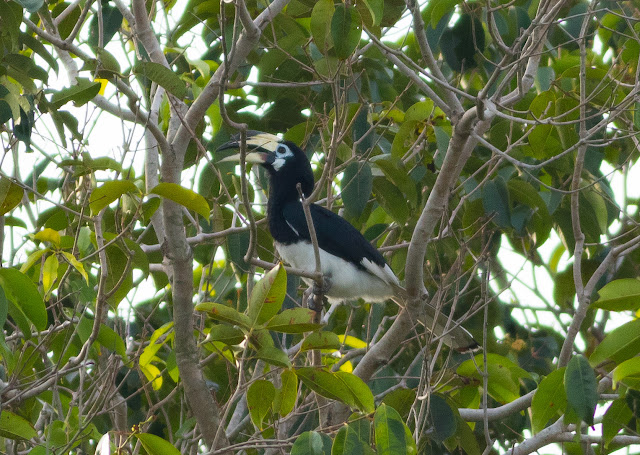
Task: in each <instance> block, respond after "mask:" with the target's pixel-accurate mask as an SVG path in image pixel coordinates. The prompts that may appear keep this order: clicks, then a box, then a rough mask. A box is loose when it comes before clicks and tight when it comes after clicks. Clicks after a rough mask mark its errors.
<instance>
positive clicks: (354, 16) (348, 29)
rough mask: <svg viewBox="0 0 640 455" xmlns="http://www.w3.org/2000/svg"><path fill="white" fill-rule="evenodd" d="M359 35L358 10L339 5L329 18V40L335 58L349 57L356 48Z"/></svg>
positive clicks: (360, 21)
mask: <svg viewBox="0 0 640 455" xmlns="http://www.w3.org/2000/svg"><path fill="white" fill-rule="evenodd" d="M361 35H362V19H361V18H360V13H358V10H357V9H355V8H351V7H347V6H345V5H343V4H339V5H338V6H337V7H336V9H335V12H334V13H333V17H332V18H331V38H332V39H333V49H334V50H335V52H336V57H338V58H339V59H346V58H347V57H349V56H350V55H351V54H352V53H353V51H355V50H356V47H358V44H359V43H360V37H361Z"/></svg>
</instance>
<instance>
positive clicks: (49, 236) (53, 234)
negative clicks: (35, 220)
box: [33, 228, 60, 247]
mask: <svg viewBox="0 0 640 455" xmlns="http://www.w3.org/2000/svg"><path fill="white" fill-rule="evenodd" d="M33 238H34V240H40V241H41V242H49V243H51V244H52V245H53V246H55V247H60V234H58V231H54V230H53V229H51V228H45V229H43V230H41V231H40V232H38V233H37V234H35V235H34V236H33Z"/></svg>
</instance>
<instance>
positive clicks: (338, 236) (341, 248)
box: [282, 201, 386, 269]
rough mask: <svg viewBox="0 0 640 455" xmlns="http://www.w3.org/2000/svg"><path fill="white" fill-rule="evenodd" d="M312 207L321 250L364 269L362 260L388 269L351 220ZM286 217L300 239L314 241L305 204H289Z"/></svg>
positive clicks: (318, 207) (312, 215)
mask: <svg viewBox="0 0 640 455" xmlns="http://www.w3.org/2000/svg"><path fill="white" fill-rule="evenodd" d="M309 208H310V212H311V219H312V220H313V226H314V227H315V230H316V238H317V239H318V246H319V247H320V248H322V249H323V250H325V251H326V252H327V253H330V254H333V255H334V256H338V257H340V258H342V259H344V260H346V261H349V262H352V263H354V264H356V265H357V266H358V268H361V269H364V267H363V266H362V265H361V262H362V259H368V260H370V261H371V262H373V263H374V264H377V265H379V266H380V267H384V266H385V264H386V262H385V260H384V258H383V257H382V255H381V254H380V253H379V252H378V250H376V249H375V248H374V247H373V245H371V243H369V242H368V241H367V239H365V238H364V237H363V236H362V234H361V233H360V231H358V230H357V229H356V228H354V227H353V226H352V225H351V224H350V223H349V222H348V221H347V220H345V219H344V218H342V217H341V216H339V215H336V214H335V213H333V212H332V211H330V210H327V209H325V208H324V207H321V206H319V205H315V204H312V205H311V206H310V207H309ZM282 214H283V215H284V218H285V221H286V222H287V224H288V225H289V227H291V228H292V229H293V230H295V231H296V234H297V235H298V237H299V238H302V239H304V240H309V241H310V240H311V237H310V236H309V230H308V228H307V221H306V219H305V216H304V211H303V209H302V203H301V202H299V201H297V202H295V203H289V204H286V205H285V206H284V207H283V210H282Z"/></svg>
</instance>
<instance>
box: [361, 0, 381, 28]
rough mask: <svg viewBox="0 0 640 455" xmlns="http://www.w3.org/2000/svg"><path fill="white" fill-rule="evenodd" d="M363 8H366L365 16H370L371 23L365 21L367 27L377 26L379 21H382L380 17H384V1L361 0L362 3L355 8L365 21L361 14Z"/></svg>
mask: <svg viewBox="0 0 640 455" xmlns="http://www.w3.org/2000/svg"><path fill="white" fill-rule="evenodd" d="M363 6H366V9H367V13H368V14H367V15H369V16H371V21H370V22H369V21H367V25H372V26H374V27H377V26H379V25H380V21H382V16H383V15H384V0H363V1H362V2H358V4H357V5H356V7H357V8H358V11H360V15H361V16H362V17H363V20H365V19H364V18H365V17H366V15H364V14H363V8H362V7H363Z"/></svg>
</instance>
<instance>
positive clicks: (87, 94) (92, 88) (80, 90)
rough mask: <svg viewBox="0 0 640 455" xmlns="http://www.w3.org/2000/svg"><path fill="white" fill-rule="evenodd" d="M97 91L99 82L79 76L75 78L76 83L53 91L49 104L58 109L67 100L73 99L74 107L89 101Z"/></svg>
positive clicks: (98, 90)
mask: <svg viewBox="0 0 640 455" xmlns="http://www.w3.org/2000/svg"><path fill="white" fill-rule="evenodd" d="M98 92H100V82H91V81H90V80H89V79H85V78H82V77H79V78H77V79H76V85H72V86H71V87H69V88H63V89H62V90H59V91H57V92H55V93H54V94H53V96H52V97H51V104H53V107H55V108H56V109H58V108H59V107H60V106H62V105H64V104H66V103H68V102H69V101H73V104H74V105H75V106H76V107H80V106H83V105H85V104H87V103H88V102H89V101H91V100H92V99H93V98H94V97H95V96H96V95H97V94H98Z"/></svg>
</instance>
